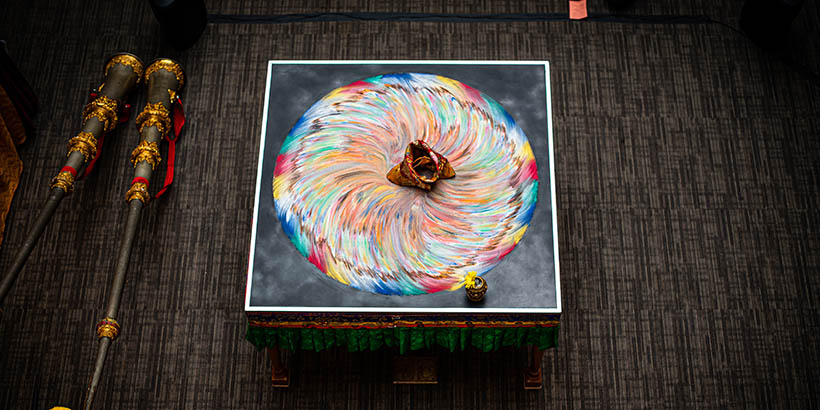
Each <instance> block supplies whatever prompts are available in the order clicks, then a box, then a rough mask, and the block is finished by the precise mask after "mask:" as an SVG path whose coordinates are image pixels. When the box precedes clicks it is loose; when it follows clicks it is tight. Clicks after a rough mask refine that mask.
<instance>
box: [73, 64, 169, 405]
mask: <svg viewBox="0 0 820 410" xmlns="http://www.w3.org/2000/svg"><path fill="white" fill-rule="evenodd" d="M145 83H146V84H147V85H148V98H147V103H146V105H145V108H144V109H143V110H142V112H141V113H140V114H139V115H138V116H137V128H138V129H139V130H140V142H139V145H137V148H135V149H134V151H133V152H132V153H131V162H132V164H133V165H134V180H133V181H132V182H131V188H130V189H129V190H128V192H127V193H126V194H125V201H126V202H127V203H128V217H127V219H126V223H125V232H124V233H123V237H122V242H120V250H119V255H118V256H117V265H116V270H115V272H114V281H113V283H112V284H111V292H109V297H108V308H106V312H105V318H103V319H102V320H100V322H99V323H97V337H98V338H99V350H98V351H97V361H96V365H95V367H94V374H93V376H92V377H91V381H90V383H89V385H88V392H87V394H86V398H85V404H84V406H83V408H84V409H86V410H90V409H91V406H92V404H93V401H94V393H95V392H96V390H97V385H98V384H99V382H100V377H101V376H102V369H103V364H104V363H105V355H106V353H107V352H108V346H109V345H110V344H111V342H113V341H114V340H115V339H116V338H117V336H118V335H119V333H120V325H119V323H117V320H116V319H115V318H116V317H117V311H119V308H120V300H121V298H122V290H123V287H124V286H125V274H126V272H127V270H128V260H129V259H130V258H131V247H132V246H133V244H134V237H135V236H136V233H137V227H138V226H139V222H140V215H141V214H142V209H143V207H145V205H146V204H147V203H148V200H149V199H150V195H149V194H148V184H149V183H150V182H151V175H152V174H153V173H154V168H155V167H156V165H157V164H158V163H159V162H160V161H161V158H160V154H159V143H160V142H161V141H162V139H163V138H164V137H166V136H167V135H168V133H169V132H170V131H171V127H172V125H173V124H172V121H171V110H172V108H173V105H174V103H175V101H176V95H177V93H178V92H179V91H180V90H181V89H182V86H183V85H184V84H185V74H184V73H183V71H182V67H181V66H180V65H179V64H178V63H177V62H175V61H174V60H170V59H159V60H154V62H152V63H151V64H150V65H149V66H148V68H146V69H145Z"/></svg>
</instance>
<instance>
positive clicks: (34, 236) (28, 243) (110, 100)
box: [0, 53, 143, 304]
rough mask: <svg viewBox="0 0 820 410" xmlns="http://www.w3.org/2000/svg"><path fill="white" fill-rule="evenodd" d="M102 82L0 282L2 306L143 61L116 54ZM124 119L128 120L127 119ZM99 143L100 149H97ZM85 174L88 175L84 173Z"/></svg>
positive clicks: (116, 120)
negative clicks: (48, 192)
mask: <svg viewBox="0 0 820 410" xmlns="http://www.w3.org/2000/svg"><path fill="white" fill-rule="evenodd" d="M104 67H105V68H104V73H105V79H104V80H103V83H102V84H101V85H100V86H99V87H98V88H97V90H96V91H95V92H94V93H92V97H93V98H94V99H93V100H92V101H91V102H89V103H88V104H87V105H86V106H85V109H84V110H83V126H82V128H81V131H80V132H79V133H77V135H76V136H74V137H72V138H71V139H70V140H68V154H67V158H66V161H65V165H64V166H63V168H62V169H61V170H60V172H59V173H58V174H57V176H55V177H54V178H53V179H52V180H51V192H50V194H49V196H48V199H47V200H46V202H45V204H44V205H43V207H42V209H41V210H40V214H39V215H37V219H36V220H35V221H34V226H33V227H32V228H31V229H30V230H29V231H28V236H27V237H26V239H25V241H23V245H22V246H21V247H20V249H19V250H18V251H17V254H16V256H15V257H14V259H13V260H12V262H11V266H10V267H9V268H8V270H7V271H6V273H5V274H4V275H3V281H2V282H1V283H0V304H2V303H3V300H4V299H5V297H6V295H7V294H8V293H9V290H10V289H11V286H12V285H13V284H14V281H15V280H16V279H17V276H18V275H19V274H20V271H21V270H22V269H23V266H24V265H25V264H26V260H27V259H28V257H29V255H30V254H31V251H32V250H33V249H34V245H36V244H37V241H38V240H39V239H40V235H42V233H43V231H44V230H45V229H46V226H48V223H49V222H50V221H51V217H52V216H53V215H54V211H55V210H56V209H57V206H58V205H59V204H60V201H62V199H63V197H65V196H66V194H70V193H71V192H72V191H73V190H74V181H75V178H77V175H78V174H79V175H83V174H80V173H82V172H85V171H90V168H91V165H90V164H93V162H94V161H96V158H97V157H98V156H99V154H100V146H101V145H102V140H103V137H104V136H105V134H106V133H108V132H109V131H111V130H112V129H114V127H116V126H117V124H118V123H120V122H121V121H120V117H119V115H120V109H121V108H122V107H123V101H124V100H125V99H126V97H127V96H128V94H129V93H130V92H131V90H132V89H133V88H134V86H135V85H137V84H138V83H139V82H140V79H141V78H142V74H143V64H142V61H141V60H140V59H139V58H137V56H135V55H133V54H129V53H119V54H116V55H114V56H113V57H111V58H110V59H109V60H108V62H106V63H105V66H104ZM126 119H127V118H126ZM98 141H99V144H100V146H98ZM86 173H87V172H86Z"/></svg>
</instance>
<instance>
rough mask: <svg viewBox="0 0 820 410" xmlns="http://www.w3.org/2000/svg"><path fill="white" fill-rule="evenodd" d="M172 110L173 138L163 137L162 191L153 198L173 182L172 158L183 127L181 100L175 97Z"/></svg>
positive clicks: (161, 192)
mask: <svg viewBox="0 0 820 410" xmlns="http://www.w3.org/2000/svg"><path fill="white" fill-rule="evenodd" d="M171 109H172V110H173V114H172V115H173V122H174V138H170V137H169V135H166V136H165V141H168V166H167V168H165V182H164V183H163V185H162V189H160V190H159V192H157V194H156V195H155V196H154V198H159V197H161V196H162V194H164V193H165V191H167V190H168V188H170V187H171V184H172V183H173V182H174V158H175V157H176V142H177V139H179V133H180V132H182V126H183V125H185V111H184V110H183V109H182V99H181V98H179V96H177V98H176V99H175V100H174V105H173V107H171Z"/></svg>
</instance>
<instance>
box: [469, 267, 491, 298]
mask: <svg viewBox="0 0 820 410" xmlns="http://www.w3.org/2000/svg"><path fill="white" fill-rule="evenodd" d="M464 291H465V292H467V299H469V300H470V302H480V301H481V300H482V299H484V295H485V294H487V280H486V279H484V278H482V277H480V276H477V274H476V272H470V273H469V274H468V275H467V277H466V278H465V279H464Z"/></svg>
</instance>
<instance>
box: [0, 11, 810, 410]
mask: <svg viewBox="0 0 820 410" xmlns="http://www.w3.org/2000/svg"><path fill="white" fill-rule="evenodd" d="M429 3H434V4H429ZM444 3H445V2H424V1H420V0H410V1H393V0H386V1H374V0H358V1H356V0H335V1H310V0H304V1H281V2H275V3H274V2H270V3H269V2H264V1H255V2H251V1H239V0H231V1H224V2H218V1H209V2H208V8H209V12H210V13H215V14H254V15H259V14H282V13H299V12H316V11H334V12H352V11H379V12H400V13H406V12H446V13H566V8H567V6H566V2H565V1H564V2H560V1H551V2H516V1H499V2H490V1H479V2H475V3H468V2H456V3H447V5H445V4H444ZM678 3H680V4H678ZM684 3H685V4H684ZM741 5H742V1H739V0H738V1H727V2H721V4H719V5H716V4H714V2H707V1H692V2H649V1H641V0H638V1H637V2H636V4H635V5H634V6H633V7H632V8H631V9H628V10H626V11H625V12H626V13H633V14H652V15H681V14H683V15H709V16H710V17H712V18H714V19H716V20H720V21H723V22H725V23H727V24H729V25H731V26H734V27H737V26H738V16H739V10H740V7H741ZM589 7H590V12H593V13H609V12H610V10H609V9H608V7H607V5H606V3H604V2H590V6H589ZM2 8H3V9H5V10H3V12H0V38H4V39H6V40H7V41H8V49H9V54H10V55H11V56H12V57H13V58H14V59H15V60H16V61H17V63H18V65H19V66H20V68H21V70H22V71H23V72H24V73H25V74H26V75H27V77H28V78H29V80H30V81H31V83H32V85H33V87H34V89H35V91H36V92H37V94H38V96H39V98H40V100H41V105H42V112H41V113H40V114H39V115H38V117H37V132H36V134H35V135H33V136H31V137H30V139H29V141H28V142H27V143H26V144H25V145H24V146H22V147H20V149H19V151H20V155H21V158H22V160H23V162H24V166H25V169H24V172H23V177H22V181H21V184H20V187H19V188H18V191H17V195H16V197H15V199H14V203H13V205H12V210H11V213H10V215H9V218H8V220H7V231H6V234H5V240H4V242H3V245H2V248H0V268H5V267H6V266H8V264H9V263H10V260H11V258H12V255H13V253H14V250H15V249H16V248H17V246H19V244H20V243H21V242H22V240H23V237H24V234H25V231H26V229H27V227H28V226H30V225H31V223H32V222H33V220H34V218H35V216H36V210H37V209H38V207H39V206H40V204H41V202H42V201H43V200H44V199H45V196H46V193H47V191H48V183H49V180H50V178H51V176H53V174H54V173H55V172H56V171H58V170H59V167H60V166H61V164H62V158H63V156H64V152H65V142H66V141H67V139H68V138H69V137H70V136H72V134H73V133H75V132H76V131H77V129H78V127H79V125H80V124H79V123H80V113H81V110H82V107H83V104H84V102H85V98H86V95H87V91H88V89H89V87H91V86H95V85H97V84H98V82H99V81H100V79H101V78H102V67H101V66H102V64H103V63H104V61H105V60H106V58H107V56H109V55H110V54H112V53H114V52H116V51H121V50H122V51H130V52H132V53H135V54H137V55H139V56H142V58H143V59H144V60H146V61H148V60H151V59H153V58H155V57H160V56H167V57H172V58H175V59H178V60H179V61H180V62H181V63H182V64H183V66H184V67H185V69H186V72H187V75H188V78H189V81H188V83H187V86H186V90H185V91H184V93H183V98H184V101H185V108H186V113H187V115H188V125H187V127H188V128H187V131H186V133H185V135H184V136H183V138H184V139H183V140H181V145H180V146H179V147H178V157H177V178H176V182H175V186H174V188H173V189H172V190H171V191H170V192H169V193H168V194H167V197H166V198H164V199H162V200H160V201H156V202H155V203H152V204H151V206H150V207H148V208H147V210H146V212H145V213H144V217H143V223H142V226H141V228H140V229H139V232H138V239H137V241H136V243H135V247H134V254H133V257H132V259H131V266H130V271H129V277H128V282H127V284H126V287H125V293H124V299H123V306H122V308H121V311H120V312H121V313H120V319H121V320H120V323H122V324H123V333H122V336H121V337H120V338H119V339H118V340H117V341H116V342H115V344H114V346H113V348H112V350H111V352H110V354H109V358H108V361H107V366H106V368H105V372H104V380H103V382H102V384H101V387H100V389H101V390H100V393H99V396H98V400H97V406H96V408H98V409H168V408H173V409H189V408H190V409H194V408H196V409H267V408H287V409H316V408H327V409H354V408H355V409H358V408H368V409H416V410H420V409H443V408H449V409H476V408H487V409H552V408H556V409H570V408H573V409H574V408H624V409H626V408H629V409H632V408H636V409H645V408H669V409H672V408H674V409H683V408H687V409H688V408H704V409H706V408H708V409H711V408H778V409H779V408H783V409H787V408H795V409H797V408H800V409H802V408H805V409H812V408H820V394H818V389H817V386H818V385H820V336H818V335H819V334H820V296H818V291H820V211H818V208H820V191H819V190H818V188H819V187H820V139H819V137H820V115H819V114H820V85H818V82H817V81H816V80H811V79H810V78H809V77H807V76H805V75H803V74H801V73H800V72H798V71H796V70H795V69H794V68H793V66H794V64H797V65H800V66H804V67H808V68H809V69H810V70H814V71H815V72H816V71H818V70H820V51H818V50H820V41H819V40H818V37H820V36H818V32H817V27H818V26H820V17H819V16H820V12H818V6H817V4H816V2H807V4H806V5H805V7H804V9H803V11H802V12H801V14H800V15H799V16H798V19H797V20H796V21H795V24H794V30H793V36H792V38H791V42H790V43H789V44H788V47H787V48H786V49H785V50H784V53H785V54H786V55H788V56H790V58H791V60H793V61H794V62H795V63H794V64H791V65H790V64H786V63H784V60H783V59H781V58H777V57H774V56H773V55H771V54H769V53H767V52H765V51H762V50H761V49H759V48H757V47H756V46H755V45H754V44H753V43H751V42H750V41H749V40H748V39H747V38H745V37H744V36H743V35H741V34H738V33H736V32H734V31H732V30H731V29H729V28H727V27H724V26H721V25H719V24H674V25H671V24H620V23H593V22H568V21H558V22H518V23H510V22H504V23H458V22H387V21H369V22H313V23H292V24H257V25H251V24H211V25H209V27H208V28H207V30H206V32H205V34H204V36H203V37H202V38H201V39H200V41H199V42H198V43H197V44H196V45H195V46H194V47H193V48H191V49H189V50H187V51H185V52H175V51H173V50H172V49H170V48H169V47H168V46H166V45H163V44H162V42H161V39H160V36H159V33H158V26H157V23H156V22H155V20H154V18H153V16H152V14H151V11H150V9H149V7H148V5H147V2H144V1H139V2H138V1H128V2H106V1H89V2H83V4H82V6H80V5H79V4H78V3H76V4H75V3H74V2H57V1H45V0H28V1H20V0H12V1H10V4H7V5H5V6H3V7H2ZM269 59H476V60H481V59H491V60H495V59H503V60H519V59H520V60H549V61H550V66H551V71H552V92H553V101H552V105H553V110H554V114H553V115H554V118H553V120H554V134H555V149H556V174H557V191H558V209H559V212H558V218H559V219H558V222H559V227H558V230H559V240H560V243H559V245H560V251H561V267H562V272H561V276H562V278H561V279H562V281H561V282H562V295H563V308H564V313H563V315H562V318H561V322H562V325H561V333H560V340H559V347H558V348H557V349H555V350H552V351H549V352H547V353H546V354H545V360H544V363H543V367H544V375H545V383H546V385H545V388H544V389H543V390H540V391H524V390H523V389H521V383H522V379H521V374H520V371H521V367H522V366H523V364H524V362H525V361H526V354H525V353H524V352H521V351H515V350H502V351H499V352H494V353H490V354H479V353H477V352H474V351H467V352H461V353H456V354H441V358H440V383H439V384H438V385H435V386H395V385H393V384H392V383H391V382H390V366H391V363H392V362H391V359H392V355H393V354H394V353H395V352H391V351H379V352H371V353H349V352H346V351H341V350H338V351H337V350H333V351H327V352H323V353H320V354H315V353H313V354H308V353H298V354H293V355H290V356H289V357H288V362H289V363H290V365H291V366H292V368H293V372H294V386H293V387H292V388H290V389H289V390H274V389H273V388H271V386H270V383H269V364H268V362H267V356H266V354H265V353H264V352H258V351H256V350H255V349H254V348H253V346H252V345H250V344H249V343H248V342H246V341H245V340H244V331H245V318H244V313H243V302H244V300H243V299H244V291H245V266H246V263H247V253H248V248H249V242H250V223H251V213H252V207H253V190H254V184H255V177H256V155H257V152H258V144H259V139H260V128H261V121H262V108H263V107H262V101H263V94H264V84H265V82H264V81H265V70H266V64H265V62H266V61H267V60H269ZM132 102H133V103H134V105H135V106H137V107H140V106H141V104H142V103H143V102H144V94H142V93H140V94H138V95H137V96H136V98H135V99H134V100H133V101H132ZM137 139H138V134H137V131H136V129H134V127H133V126H131V125H129V126H127V127H123V128H122V129H120V130H118V131H116V132H115V133H114V134H112V135H111V136H110V138H108V139H107V141H106V147H105V155H104V157H103V158H102V159H101V161H100V163H99V165H98V167H99V168H98V171H96V172H95V174H94V175H92V176H91V177H89V178H88V179H86V180H84V181H82V182H81V183H79V185H78V189H77V190H76V191H75V193H74V194H73V195H72V196H70V197H68V198H67V199H66V200H64V201H63V203H62V205H61V207H60V209H59V211H58V212H59V213H58V214H57V215H56V216H55V217H54V219H53V221H52V223H51V225H50V227H49V228H48V229H47V230H46V231H45V233H44V234H43V237H42V238H41V240H40V242H39V244H38V246H37V248H36V249H35V251H34V252H33V254H32V256H31V258H30V260H29V262H28V264H27V266H26V268H25V270H24V271H23V273H22V275H21V276H20V279H19V281H18V282H17V284H16V286H15V287H14V288H13V289H12V292H11V294H10V295H9V297H8V298H7V300H6V303H5V306H4V311H3V313H2V321H0V369H2V371H0V408H4V409H6V408H7V409H45V408H50V407H51V406H55V405H60V404H61V405H66V406H69V407H72V408H78V407H79V406H80V403H81V402H82V398H83V393H84V390H85V387H86V383H87V380H88V377H89V376H90V374H91V369H92V367H93V363H92V362H93V357H94V354H95V352H96V336H95V334H94V324H95V323H96V322H97V320H99V318H100V317H101V315H102V313H103V308H104V305H105V300H106V298H107V293H108V288H109V286H110V279H111V273H112V271H113V267H114V259H115V255H116V251H117V243H118V241H119V237H120V234H121V227H122V224H123V222H124V215H125V205H124V203H123V201H122V198H123V194H124V192H125V191H126V190H127V188H128V184H129V182H130V180H131V172H132V171H131V166H130V165H129V164H128V161H127V159H128V157H129V155H130V152H131V149H132V148H133V147H134V145H135V144H136V141H137ZM163 169H164V168H160V170H159V172H163ZM434 353H440V352H434Z"/></svg>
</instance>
